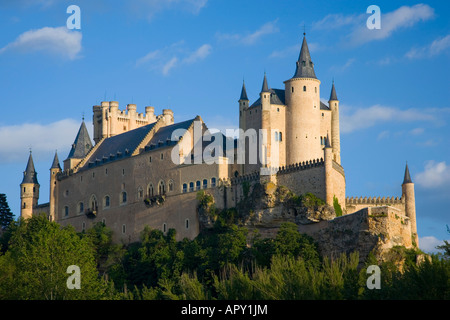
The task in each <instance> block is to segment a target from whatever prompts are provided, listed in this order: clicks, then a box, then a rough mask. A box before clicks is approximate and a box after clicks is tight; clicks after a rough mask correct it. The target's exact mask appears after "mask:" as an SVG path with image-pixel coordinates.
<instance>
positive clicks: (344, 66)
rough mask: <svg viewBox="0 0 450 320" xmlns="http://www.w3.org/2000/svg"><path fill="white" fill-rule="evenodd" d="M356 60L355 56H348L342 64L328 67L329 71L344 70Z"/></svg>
mask: <svg viewBox="0 0 450 320" xmlns="http://www.w3.org/2000/svg"><path fill="white" fill-rule="evenodd" d="M355 61H356V59H355V58H349V59H347V61H346V62H345V63H344V64H343V65H339V66H332V67H331V68H330V70H331V71H333V72H344V71H345V70H347V69H348V68H349V67H350V66H351V65H352V64H353V63H354V62H355Z"/></svg>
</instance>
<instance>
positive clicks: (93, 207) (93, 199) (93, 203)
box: [89, 195, 98, 211]
mask: <svg viewBox="0 0 450 320" xmlns="http://www.w3.org/2000/svg"><path fill="white" fill-rule="evenodd" d="M89 209H91V210H92V211H97V210H98V202H97V197H96V196H95V195H92V196H91V200H90V201H89Z"/></svg>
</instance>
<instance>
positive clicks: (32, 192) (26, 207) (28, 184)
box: [20, 151, 39, 219]
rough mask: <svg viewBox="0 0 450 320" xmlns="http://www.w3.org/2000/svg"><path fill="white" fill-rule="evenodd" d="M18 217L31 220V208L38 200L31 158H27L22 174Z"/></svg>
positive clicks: (37, 185) (37, 188) (36, 181)
mask: <svg viewBox="0 0 450 320" xmlns="http://www.w3.org/2000/svg"><path fill="white" fill-rule="evenodd" d="M20 199H21V205H20V216H21V217H22V218H23V219H28V218H31V216H32V215H33V208H34V207H36V206H37V204H38V200H39V182H38V180H37V172H36V170H35V169H34V162H33V156H32V155H31V151H30V156H29V157H28V163H27V167H26V169H25V171H24V172H23V179H22V183H21V184H20Z"/></svg>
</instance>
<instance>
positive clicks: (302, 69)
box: [293, 33, 317, 79]
mask: <svg viewBox="0 0 450 320" xmlns="http://www.w3.org/2000/svg"><path fill="white" fill-rule="evenodd" d="M293 78H314V79H317V78H316V74H315V72H314V63H313V62H312V61H311V55H310V54H309V49H308V44H307V43H306V37H305V34H304V33H303V43H302V48H301V50H300V55H299V56H298V61H297V68H296V70H295V74H294V76H293Z"/></svg>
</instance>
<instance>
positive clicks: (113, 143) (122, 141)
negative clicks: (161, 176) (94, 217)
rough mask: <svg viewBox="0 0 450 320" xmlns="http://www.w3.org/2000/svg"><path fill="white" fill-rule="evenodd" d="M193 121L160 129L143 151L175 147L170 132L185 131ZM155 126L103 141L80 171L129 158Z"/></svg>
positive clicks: (149, 125)
mask: <svg viewBox="0 0 450 320" xmlns="http://www.w3.org/2000/svg"><path fill="white" fill-rule="evenodd" d="M194 120H195V119H192V120H187V121H183V122H179V123H175V124H172V125H168V126H165V127H162V128H160V129H159V130H158V131H157V132H156V133H155V134H154V135H153V137H152V138H151V140H150V141H149V143H148V144H147V145H146V146H145V147H144V150H145V151H150V150H154V149H157V148H162V147H165V146H173V145H176V144H177V143H178V141H172V140H171V137H172V132H174V131H175V130H177V129H185V130H187V129H188V128H189V126H190V125H191V124H192V122H193V121H194ZM155 124H156V122H154V123H151V124H148V125H145V126H142V127H139V128H137V129H133V130H130V131H127V132H124V133H121V134H118V135H115V136H112V137H110V138H106V139H104V140H103V141H102V142H101V144H100V145H99V146H98V148H97V150H95V152H94V153H93V154H92V155H91V156H90V158H89V159H88V161H87V162H86V163H85V165H84V166H83V167H82V168H81V169H80V170H86V169H89V168H91V167H93V166H97V165H102V164H105V163H110V162H113V161H115V160H120V159H124V158H128V157H131V155H132V153H133V152H134V151H135V150H136V148H137V147H138V146H139V144H140V143H141V142H142V140H143V139H144V138H145V137H146V135H147V134H148V133H149V132H150V131H151V130H152V129H153V127H154V126H155Z"/></svg>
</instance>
